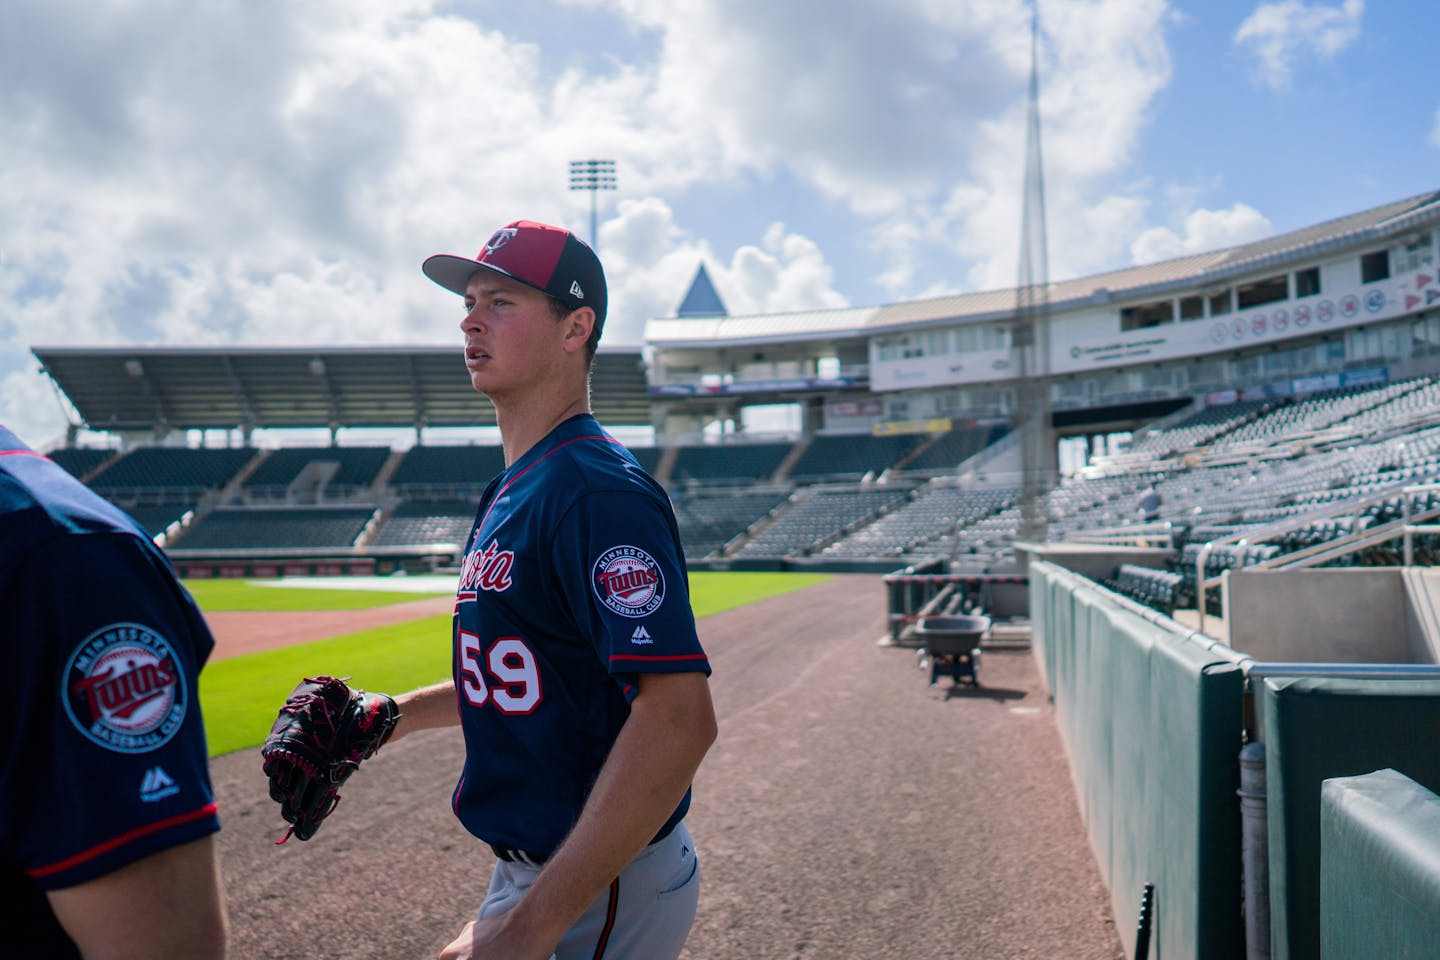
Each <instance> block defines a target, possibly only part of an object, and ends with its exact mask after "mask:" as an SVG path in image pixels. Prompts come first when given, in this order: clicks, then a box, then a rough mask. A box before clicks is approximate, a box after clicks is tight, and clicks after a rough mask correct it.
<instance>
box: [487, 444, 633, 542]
mask: <svg viewBox="0 0 1440 960" xmlns="http://www.w3.org/2000/svg"><path fill="white" fill-rule="evenodd" d="M581 440H604V441H605V442H606V443H614V444H620V441H619V440H616V439H615V438H614V437H607V436H605V435H603V434H589V433H587V434H586V435H585V436H583V437H571V438H570V439H569V440H566V441H565V442H564V443H560V444H556V445H555V448H554V449H553V450H548V451H546V453H545V456H542V457H541V458H540V459H539V460H536V461H535V462H534V463H532V464H530V466H528V467H526V468H525V469H524V470H521V471H520V472H519V473H517V474H515V476H513V477H511V478H510V479H509V480H507V481H505V486H503V487H501V488H500V489H499V490H496V491H495V496H493V497H491V498H490V506H488V507H486V508H485V516H483V517H481V518H480V524H479V526H477V527H476V528H475V529H476V530H480V529H482V528H484V526H485V521H486V520H489V519H490V511H491V510H494V509H495V504H497V503H499V502H500V498H501V497H503V496H505V491H506V490H509V489H510V488H511V487H512V486H514V485H515V481H516V480H519V479H520V478H521V477H523V476H525V474H527V473H529V472H530V471H531V470H534V469H535V468H536V467H538V466H540V464H542V463H544V462H545V459H546V458H547V457H549V456H550V454H552V453H558V452H559V451H561V450H563V449H565V448H566V447H568V446H570V444H572V443H578V442H580V441H581ZM620 445H621V446H623V444H620Z"/></svg>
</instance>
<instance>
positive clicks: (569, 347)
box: [563, 307, 595, 353]
mask: <svg viewBox="0 0 1440 960" xmlns="http://www.w3.org/2000/svg"><path fill="white" fill-rule="evenodd" d="M563 322H564V325H565V340H564V348H565V352H566V353H576V352H582V353H583V352H584V350H585V344H586V342H587V341H588V340H589V339H590V332H591V331H592V330H594V329H595V311H594V310H592V309H590V308H589V307H580V308H579V309H576V310H571V311H570V313H569V314H568V315H566V317H565V320H564V321H563Z"/></svg>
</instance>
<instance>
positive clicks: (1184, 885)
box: [1029, 562, 1244, 960]
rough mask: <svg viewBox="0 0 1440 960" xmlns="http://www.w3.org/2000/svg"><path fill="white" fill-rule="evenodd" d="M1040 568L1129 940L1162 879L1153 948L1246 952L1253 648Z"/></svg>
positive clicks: (1074, 759) (1041, 618) (1035, 614)
mask: <svg viewBox="0 0 1440 960" xmlns="http://www.w3.org/2000/svg"><path fill="white" fill-rule="evenodd" d="M1029 572H1030V585H1031V598H1032V601H1033V606H1032V616H1031V619H1032V622H1034V623H1035V625H1036V628H1037V629H1036V631H1035V636H1037V637H1039V638H1040V639H1039V641H1038V642H1037V643H1036V645H1035V646H1034V647H1033V648H1032V653H1033V655H1034V656H1035V658H1036V660H1037V662H1038V663H1039V664H1040V667H1041V669H1042V670H1043V671H1044V674H1045V681H1046V684H1047V686H1048V688H1049V689H1050V691H1051V695H1052V697H1053V699H1054V703H1055V715H1056V722H1057V724H1058V725H1059V727H1060V733H1061V738H1062V740H1063V741H1064V743H1065V747H1066V750H1067V752H1068V753H1069V755H1070V764H1071V769H1072V771H1073V773H1074V777H1075V788H1076V797H1077V800H1078V804H1079V807H1080V812H1081V816H1082V818H1083V820H1084V823H1085V829H1086V833H1087V836H1088V837H1089V840H1090V843H1091V848H1092V849H1093V850H1094V852H1095V859H1096V862H1097V864H1098V866H1099V869H1100V873H1101V876H1102V878H1103V879H1104V881H1105V884H1106V886H1107V887H1108V888H1109V890H1110V900H1111V907H1112V910H1113V912H1114V915H1115V923H1116V928H1117V932H1118V933H1119V935H1120V937H1121V940H1122V942H1123V943H1124V945H1125V947H1126V951H1127V954H1129V953H1133V951H1134V938H1135V928H1136V923H1137V920H1138V913H1139V906H1140V894H1141V890H1142V888H1143V887H1144V885H1145V884H1146V883H1153V884H1155V924H1154V927H1153V929H1152V934H1151V937H1152V939H1151V954H1152V956H1154V957H1167V958H1226V960H1228V958H1231V957H1235V956H1239V955H1242V954H1243V952H1244V930H1243V927H1242V923H1241V917H1240V873H1241V871H1240V811H1239V805H1238V801H1237V800H1236V797H1235V791H1236V790H1237V789H1238V788H1239V765H1238V759H1237V757H1238V754H1239V750H1240V732H1241V696H1242V689H1243V675H1242V673H1241V670H1240V665H1239V664H1240V659H1241V658H1239V657H1237V656H1236V655H1235V654H1234V653H1233V651H1230V650H1229V648H1226V647H1218V646H1216V645H1215V644H1214V643H1213V642H1212V641H1210V640H1209V639H1207V638H1204V637H1192V636H1190V635H1189V634H1188V633H1186V632H1184V631H1181V630H1180V628H1179V627H1178V625H1175V629H1167V628H1166V626H1165V625H1164V624H1163V623H1160V622H1152V621H1151V620H1149V619H1147V618H1145V617H1142V616H1140V615H1138V614H1137V613H1135V612H1133V611H1132V610H1131V609H1130V608H1129V607H1127V606H1126V605H1125V604H1123V603H1122V602H1120V601H1119V600H1118V599H1117V598H1116V597H1115V596H1114V595H1113V594H1111V593H1110V592H1109V591H1107V590H1104V589H1102V588H1100V587H1098V586H1097V585H1095V584H1094V583H1092V582H1090V581H1088V580H1085V579H1084V578H1081V577H1078V576H1076V575H1075V574H1072V573H1070V572H1069V571H1065V570H1062V569H1060V568H1058V567H1055V566H1054V565H1052V564H1048V563H1043V562H1037V563H1031V565H1030V571H1029ZM1165 623H1169V621H1165ZM1032 642H1033V641H1032Z"/></svg>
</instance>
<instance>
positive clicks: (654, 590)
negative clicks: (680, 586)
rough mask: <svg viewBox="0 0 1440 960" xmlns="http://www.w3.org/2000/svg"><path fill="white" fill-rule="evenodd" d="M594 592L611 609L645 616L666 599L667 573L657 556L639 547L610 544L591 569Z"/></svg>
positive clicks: (627, 615)
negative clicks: (661, 571) (664, 571)
mask: <svg viewBox="0 0 1440 960" xmlns="http://www.w3.org/2000/svg"><path fill="white" fill-rule="evenodd" d="M590 585H591V586H593V587H594V588H595V596H596V597H597V598H598V599H599V600H600V602H601V603H603V604H605V607H606V609H608V610H609V611H610V612H611V613H618V614H619V615H620V616H622V617H645V616H649V615H650V614H652V613H654V612H655V611H656V610H657V609H658V608H659V606H660V604H661V603H662V602H664V600H665V577H664V575H663V574H661V573H660V565H659V564H658V563H656V562H655V558H654V557H652V556H650V554H648V553H646V552H645V551H644V550H641V549H640V548H639V547H611V548H610V549H609V550H606V551H605V552H604V553H602V554H601V555H600V559H599V560H596V561H595V566H594V567H593V568H592V569H591V572H590Z"/></svg>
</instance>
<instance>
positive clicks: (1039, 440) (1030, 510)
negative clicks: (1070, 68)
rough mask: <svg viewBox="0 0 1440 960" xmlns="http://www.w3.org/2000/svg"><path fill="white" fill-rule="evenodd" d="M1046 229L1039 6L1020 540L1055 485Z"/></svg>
mask: <svg viewBox="0 0 1440 960" xmlns="http://www.w3.org/2000/svg"><path fill="white" fill-rule="evenodd" d="M1047 246H1048V244H1047V242H1046V230H1045V166H1044V163H1043V162H1042V161H1041V155H1040V8H1039V4H1038V3H1036V5H1035V9H1034V14H1033V17H1032V19H1031V21H1030V95H1029V109H1028V110H1027V115H1026V129H1025V201H1024V206H1023V208H1022V212H1021V215H1020V271H1019V272H1020V276H1019V282H1018V283H1017V284H1016V287H1015V319H1014V322H1013V323H1012V324H1011V327H1010V355H1011V360H1012V362H1011V366H1012V369H1014V370H1015V375H1016V378H1017V379H1016V381H1015V386H1016V389H1015V407H1016V409H1015V420H1016V424H1017V426H1018V428H1019V430H1020V470H1021V484H1020V498H1021V502H1020V529H1019V531H1018V534H1019V539H1020V540H1021V541H1025V542H1030V543H1042V542H1044V540H1045V527H1046V521H1045V511H1044V507H1043V504H1042V503H1041V500H1040V498H1041V497H1043V496H1044V495H1045V493H1046V492H1047V491H1048V490H1050V488H1051V487H1053V486H1054V485H1055V482H1056V480H1057V473H1058V470H1057V464H1056V451H1055V426H1054V423H1053V421H1052V420H1051V413H1050V378H1049V373H1050V264H1049V256H1048V253H1047Z"/></svg>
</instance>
